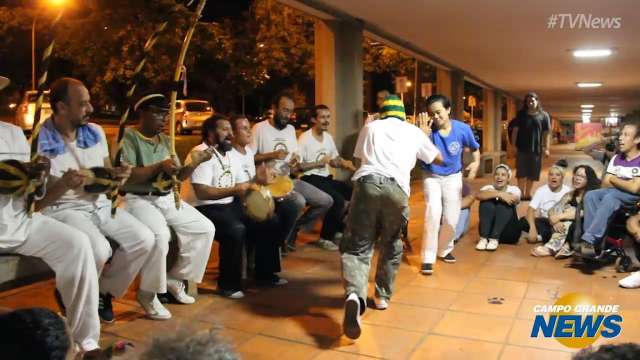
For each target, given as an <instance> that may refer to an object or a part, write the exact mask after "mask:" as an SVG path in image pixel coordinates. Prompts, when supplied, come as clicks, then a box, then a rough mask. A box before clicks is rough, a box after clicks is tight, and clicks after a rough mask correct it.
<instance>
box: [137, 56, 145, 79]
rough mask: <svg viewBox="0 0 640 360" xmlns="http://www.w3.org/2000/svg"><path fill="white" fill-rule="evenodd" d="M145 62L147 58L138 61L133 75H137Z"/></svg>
mask: <svg viewBox="0 0 640 360" xmlns="http://www.w3.org/2000/svg"><path fill="white" fill-rule="evenodd" d="M146 62H147V58H144V59H142V61H140V64H138V66H137V67H136V70H135V71H134V73H135V74H136V75H137V74H138V73H139V72H140V70H142V67H143V66H144V64H146Z"/></svg>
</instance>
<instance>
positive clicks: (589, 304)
mask: <svg viewBox="0 0 640 360" xmlns="http://www.w3.org/2000/svg"><path fill="white" fill-rule="evenodd" d="M533 311H534V312H535V313H536V318H535V321H534V322H533V328H532V329H531V337H532V338H537V337H545V338H555V339H556V340H558V342H560V343H561V344H562V345H564V346H567V347H570V348H575V349H579V348H584V347H587V346H589V345H591V344H593V343H594V342H595V341H596V340H597V339H598V338H599V337H600V336H602V337H604V338H607V339H610V338H614V337H616V336H618V335H620V333H621V332H622V315H621V314H620V305H602V304H600V305H598V304H597V303H596V302H595V300H594V299H593V298H592V297H591V296H589V295H585V294H580V293H570V294H567V295H564V296H563V297H561V298H559V299H558V300H557V301H556V303H555V304H554V305H535V306H534V307H533Z"/></svg>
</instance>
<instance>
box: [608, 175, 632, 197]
mask: <svg viewBox="0 0 640 360" xmlns="http://www.w3.org/2000/svg"><path fill="white" fill-rule="evenodd" d="M605 180H606V177H605ZM609 184H611V185H612V186H613V187H615V188H616V189H619V190H622V191H626V192H628V193H632V194H637V193H639V192H640V178H639V177H635V178H633V179H629V180H625V179H621V178H619V177H617V176H611V177H610V178H609Z"/></svg>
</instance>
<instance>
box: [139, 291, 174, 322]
mask: <svg viewBox="0 0 640 360" xmlns="http://www.w3.org/2000/svg"><path fill="white" fill-rule="evenodd" d="M136 299H137V300H138V303H139V304H140V306H142V308H143V309H144V312H145V313H146V314H147V317H148V318H149V319H152V320H169V319H171V313H170V312H169V310H167V308H166V307H164V306H163V305H162V304H161V303H160V300H158V297H157V296H156V294H154V293H149V292H146V291H142V290H138V294H137V296H136Z"/></svg>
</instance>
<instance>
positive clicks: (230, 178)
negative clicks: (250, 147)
mask: <svg viewBox="0 0 640 360" xmlns="http://www.w3.org/2000/svg"><path fill="white" fill-rule="evenodd" d="M232 138H233V133H232V131H231V124H230V123H229V119H227V118H226V117H225V116H222V115H217V114H216V115H213V116H212V117H210V118H209V119H207V120H205V122H204V123H203V124H202V144H200V145H198V146H196V147H195V148H194V149H193V150H196V151H202V150H207V151H211V152H212V153H213V157H212V158H211V159H209V160H208V161H205V162H203V163H202V164H200V165H199V166H198V167H197V168H196V169H195V170H194V171H193V174H191V178H190V181H186V182H184V183H183V196H184V197H185V199H187V201H188V202H189V203H190V204H192V205H194V206H195V207H196V209H198V210H199V211H200V212H201V213H202V214H204V215H205V216H206V217H207V218H209V220H211V221H212V222H213V223H214V224H215V225H216V229H217V231H216V239H217V240H218V241H219V243H220V263H219V271H220V275H219V277H218V290H219V292H220V294H221V295H223V296H225V297H229V298H232V299H239V298H242V297H244V293H243V291H242V290H243V285H242V273H243V268H242V267H243V251H244V250H245V246H246V244H247V243H248V242H251V243H254V244H255V251H256V254H260V256H259V257H258V258H256V264H255V276H256V280H257V281H258V282H259V283H263V284H267V285H284V284H286V283H287V281H286V280H285V279H282V278H280V277H279V276H278V275H277V273H278V272H280V254H279V250H278V237H277V235H278V232H279V229H280V224H279V219H278V216H277V215H276V216H274V217H272V218H271V219H269V220H267V221H264V222H261V223H258V222H255V221H253V220H251V219H250V218H248V217H247V216H246V215H245V214H244V212H243V208H242V198H243V196H244V195H245V194H246V192H247V191H248V190H249V188H250V187H251V183H249V182H244V183H236V181H235V176H234V174H233V169H234V167H233V166H232V158H231V156H230V154H229V152H230V151H231V148H232V146H231V139H232ZM193 150H192V151H193ZM190 157H191V155H189V156H188V157H187V160H186V161H187V162H189V161H190Z"/></svg>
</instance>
